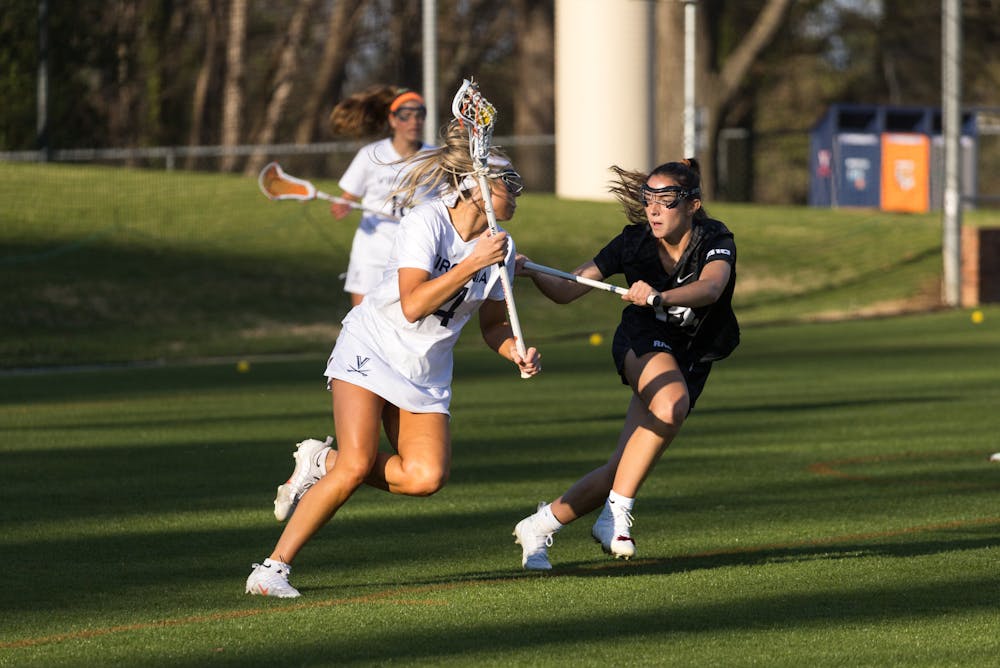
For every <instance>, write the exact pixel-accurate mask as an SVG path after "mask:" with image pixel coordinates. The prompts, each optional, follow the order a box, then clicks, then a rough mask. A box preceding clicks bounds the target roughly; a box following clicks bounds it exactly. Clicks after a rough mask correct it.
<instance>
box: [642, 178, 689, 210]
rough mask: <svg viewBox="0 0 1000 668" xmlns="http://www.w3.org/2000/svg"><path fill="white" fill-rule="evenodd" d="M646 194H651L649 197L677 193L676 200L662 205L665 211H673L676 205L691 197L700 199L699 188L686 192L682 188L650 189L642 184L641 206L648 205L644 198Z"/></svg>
mask: <svg viewBox="0 0 1000 668" xmlns="http://www.w3.org/2000/svg"><path fill="white" fill-rule="evenodd" d="M647 193H648V194H651V195H662V194H665V193H677V199H675V200H674V201H673V202H670V203H669V204H664V205H663V206H664V207H666V208H667V209H673V208H676V207H677V205H678V204H680V203H681V201H682V200H685V199H691V198H692V197H695V198H697V197H701V188H692V189H691V190H687V189H685V188H682V187H681V186H664V187H663V188H650V187H649V186H648V185H646V184H645V183H643V184H642V204H643V206H647V205H648V204H649V200H648V199H647V198H646V194H647Z"/></svg>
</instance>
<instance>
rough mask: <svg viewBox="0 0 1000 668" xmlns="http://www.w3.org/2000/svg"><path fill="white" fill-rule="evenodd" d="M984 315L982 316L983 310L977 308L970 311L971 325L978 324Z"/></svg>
mask: <svg viewBox="0 0 1000 668" xmlns="http://www.w3.org/2000/svg"><path fill="white" fill-rule="evenodd" d="M984 317H985V316H983V312H982V311H979V310H976V311H973V312H972V324H973V325H978V324H979V323H981V322H982V321H983V318H984Z"/></svg>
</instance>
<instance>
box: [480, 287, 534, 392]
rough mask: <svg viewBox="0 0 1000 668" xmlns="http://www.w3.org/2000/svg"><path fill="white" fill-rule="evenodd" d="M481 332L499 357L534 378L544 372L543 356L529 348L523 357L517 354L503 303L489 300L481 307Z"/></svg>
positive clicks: (484, 339) (487, 343)
mask: <svg viewBox="0 0 1000 668" xmlns="http://www.w3.org/2000/svg"><path fill="white" fill-rule="evenodd" d="M479 331H481V332H482V334H483V341H485V342H486V345H488V346H489V347H490V348H492V349H493V350H495V351H496V352H497V354H498V355H500V356H501V357H503V358H505V359H509V360H510V361H511V362H513V363H514V364H516V365H517V367H518V369H520V370H521V371H522V372H525V373H527V374H528V375H529V376H534V375H535V374H536V373H538V372H539V371H541V370H542V366H541V359H542V356H541V355H539V354H538V351H537V350H535V349H534V348H528V349H527V350H526V351H525V352H524V357H521V356H520V354H518V352H517V345H516V341H515V339H514V332H513V331H512V330H511V327H510V322H509V321H508V320H507V306H506V304H504V303H503V302H500V301H496V300H493V299H487V300H485V301H484V302H483V304H482V306H480V307H479Z"/></svg>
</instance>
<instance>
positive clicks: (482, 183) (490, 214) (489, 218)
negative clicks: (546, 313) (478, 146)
mask: <svg viewBox="0 0 1000 668" xmlns="http://www.w3.org/2000/svg"><path fill="white" fill-rule="evenodd" d="M479 191H480V192H481V193H482V194H483V208H484V209H485V211H486V224H487V225H489V228H490V232H491V233H492V234H497V233H498V232H500V228H499V227H498V226H497V214H496V212H495V211H494V210H493V197H492V192H491V191H490V184H489V181H487V179H486V174H483V173H480V174H479ZM498 266H499V267H500V285H501V286H502V287H503V299H504V302H506V304H507V319H508V320H510V330H511V333H513V334H514V346H515V347H516V348H517V352H518V354H520V355H521V357H524V356H525V355H526V354H527V349H526V348H525V345H524V334H522V333H521V320H520V319H519V318H518V317H517V307H516V306H515V305H514V289H513V286H512V285H511V284H510V275H509V274H508V273H507V267H505V266H504V263H503V262H501V263H499V265H498ZM521 378H531V376H530V375H529V374H526V373H522V374H521Z"/></svg>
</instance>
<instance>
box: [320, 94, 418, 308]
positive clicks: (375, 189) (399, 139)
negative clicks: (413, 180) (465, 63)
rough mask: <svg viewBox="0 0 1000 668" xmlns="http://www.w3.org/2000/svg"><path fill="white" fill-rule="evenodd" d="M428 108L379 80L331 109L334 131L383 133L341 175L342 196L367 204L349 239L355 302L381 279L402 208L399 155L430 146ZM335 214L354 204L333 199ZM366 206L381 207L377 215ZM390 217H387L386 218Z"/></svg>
mask: <svg viewBox="0 0 1000 668" xmlns="http://www.w3.org/2000/svg"><path fill="white" fill-rule="evenodd" d="M426 119H427V107H426V106H424V98H423V97H421V95H420V94H419V93H417V92H416V91H412V90H410V89H408V88H400V87H397V86H384V85H378V86H373V87H370V88H368V89H366V90H364V91H362V92H360V93H355V94H354V95H351V96H350V97H348V98H346V99H344V100H343V101H341V102H340V103H339V104H337V106H336V107H334V109H333V112H332V113H331V114H330V127H331V129H332V130H333V132H334V134H336V135H344V136H349V137H373V136H378V135H385V134H386V133H387V132H388V134H389V136H388V137H385V138H383V139H379V140H378V141H375V142H372V143H371V144H368V145H366V146H363V147H361V149H360V150H359V151H358V153H357V155H355V156H354V159H353V160H352V161H351V164H350V165H349V166H348V168H347V171H345V172H344V174H343V176H341V177H340V182H339V185H340V188H341V190H343V195H342V196H343V198H344V199H348V200H352V201H355V202H361V204H362V206H364V207H365V209H367V211H364V212H363V213H362V216H361V222H360V223H359V224H358V230H357V232H355V234H354V241H353V243H352V244H351V259H350V262H349V263H348V265H347V280H346V282H345V283H344V291H345V292H349V293H350V294H351V305H352V306H357V305H358V304H360V303H361V300H362V299H363V298H364V296H365V295H366V294H368V293H369V292H370V291H371V290H372V289H373V288H374V287H375V286H376V285H377V284H378V282H379V280H381V278H382V272H383V271H385V268H386V263H387V262H388V260H389V253H390V251H391V250H392V242H393V239H394V238H395V236H396V229H397V228H398V227H399V220H398V219H399V218H401V217H402V216H403V215H404V214H405V213H406V210H405V208H404V207H403V206H402V205H401V204H400V202H399V201H398V196H397V197H394V196H393V193H394V191H395V190H396V189H397V188H398V187H399V185H400V184H399V181H398V178H399V174H400V171H401V170H402V169H403V168H404V164H405V163H403V162H400V161H401V160H403V159H405V158H409V157H410V156H412V155H413V154H414V153H416V152H417V151H420V150H422V149H425V148H430V147H429V146H428V145H426V144H424V143H423V140H422V139H421V137H423V133H424V121H425V120H426ZM330 211H331V213H332V214H333V215H334V217H335V218H337V219H340V218H343V217H344V216H346V215H347V214H348V213H350V212H351V211H353V209H352V208H351V207H350V205H348V204H343V203H336V202H334V203H332V204H331V205H330ZM370 211H382V212H384V213H385V214H386V215H385V216H379V215H376V214H374V213H370ZM389 216H391V218H390V217H389Z"/></svg>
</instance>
